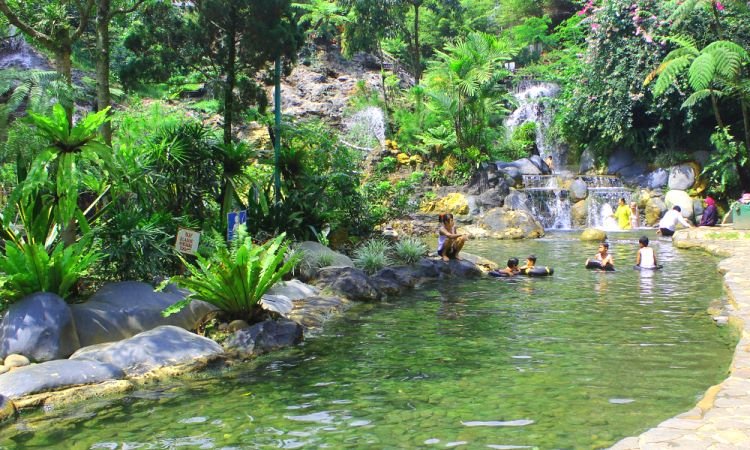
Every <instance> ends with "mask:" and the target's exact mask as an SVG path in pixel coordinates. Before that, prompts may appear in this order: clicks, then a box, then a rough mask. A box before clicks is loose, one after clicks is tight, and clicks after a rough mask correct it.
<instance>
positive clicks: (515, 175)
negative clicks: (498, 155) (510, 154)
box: [498, 163, 523, 186]
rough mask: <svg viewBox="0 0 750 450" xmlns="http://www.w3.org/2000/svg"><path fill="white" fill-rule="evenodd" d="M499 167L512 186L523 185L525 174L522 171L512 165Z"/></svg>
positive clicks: (500, 165) (503, 164) (505, 164)
mask: <svg viewBox="0 0 750 450" xmlns="http://www.w3.org/2000/svg"><path fill="white" fill-rule="evenodd" d="M498 167H499V169H500V171H501V173H502V174H503V176H504V178H505V179H506V180H509V183H508V184H509V185H510V186H521V185H522V184H523V173H521V170H520V169H519V168H518V167H516V166H513V165H511V163H501V164H498Z"/></svg>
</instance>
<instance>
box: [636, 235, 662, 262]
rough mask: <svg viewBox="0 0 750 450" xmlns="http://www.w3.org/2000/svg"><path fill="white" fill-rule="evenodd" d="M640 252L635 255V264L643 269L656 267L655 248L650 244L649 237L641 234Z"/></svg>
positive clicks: (639, 241) (639, 240)
mask: <svg viewBox="0 0 750 450" xmlns="http://www.w3.org/2000/svg"><path fill="white" fill-rule="evenodd" d="M638 245H639V246H640V248H639V249H638V254H636V256H635V265H636V266H638V267H640V268H641V269H656V267H657V265H656V253H655V252H654V249H653V248H651V247H649V246H648V238H647V237H646V236H641V238H640V239H638Z"/></svg>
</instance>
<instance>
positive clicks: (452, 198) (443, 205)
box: [421, 192, 469, 215]
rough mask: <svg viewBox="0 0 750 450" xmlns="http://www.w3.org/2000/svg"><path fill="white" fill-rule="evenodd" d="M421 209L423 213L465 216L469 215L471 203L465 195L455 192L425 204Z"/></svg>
mask: <svg viewBox="0 0 750 450" xmlns="http://www.w3.org/2000/svg"><path fill="white" fill-rule="evenodd" d="M421 209H422V211H423V212H436V213H438V214H442V213H451V214H458V215H465V214H468V213H469V201H468V200H467V199H466V196H465V195H464V194H462V193H460V192H453V193H451V194H448V195H446V196H445V197H442V198H439V199H437V200H433V201H431V202H427V203H425V204H424V205H423V206H422V208H421Z"/></svg>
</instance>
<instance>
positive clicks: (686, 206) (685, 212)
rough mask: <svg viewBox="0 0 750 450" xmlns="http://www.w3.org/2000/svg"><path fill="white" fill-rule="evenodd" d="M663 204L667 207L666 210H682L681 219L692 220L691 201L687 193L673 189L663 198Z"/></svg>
mask: <svg viewBox="0 0 750 450" xmlns="http://www.w3.org/2000/svg"><path fill="white" fill-rule="evenodd" d="M664 203H665V204H666V205H667V209H672V208H673V207H675V206H679V207H680V209H681V210H682V211H681V212H682V217H685V218H688V219H691V220H692V218H693V199H692V198H690V196H689V195H688V193H687V192H685V191H680V190H677V189H673V190H671V191H669V192H667V195H666V196H664Z"/></svg>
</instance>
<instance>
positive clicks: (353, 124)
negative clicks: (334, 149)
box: [341, 106, 385, 151]
mask: <svg viewBox="0 0 750 450" xmlns="http://www.w3.org/2000/svg"><path fill="white" fill-rule="evenodd" d="M344 126H345V127H346V133H345V136H344V137H343V138H342V139H341V141H342V142H343V143H344V144H346V145H348V146H350V147H353V148H357V149H360V150H366V151H369V150H372V149H373V148H374V147H376V146H378V145H379V146H380V147H381V148H383V147H385V116H384V115H383V110H381V109H380V108H378V107H376V106H368V107H367V108H365V109H363V110H361V111H358V112H356V113H355V114H354V115H352V116H351V117H350V118H349V119H347V120H346V121H345V122H344Z"/></svg>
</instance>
